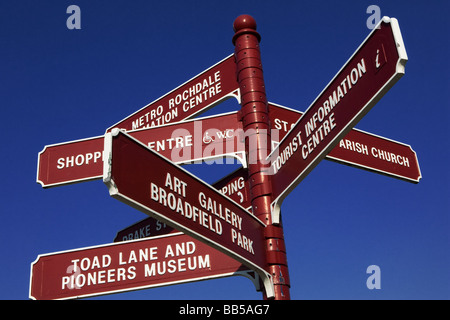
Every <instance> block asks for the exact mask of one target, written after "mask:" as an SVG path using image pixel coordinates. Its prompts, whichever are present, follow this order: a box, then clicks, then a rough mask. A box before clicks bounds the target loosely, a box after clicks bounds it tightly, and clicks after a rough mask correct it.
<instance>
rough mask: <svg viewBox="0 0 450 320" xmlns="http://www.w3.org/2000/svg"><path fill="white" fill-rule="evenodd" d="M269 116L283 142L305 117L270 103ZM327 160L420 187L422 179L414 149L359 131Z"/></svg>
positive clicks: (333, 150)
mask: <svg viewBox="0 0 450 320" xmlns="http://www.w3.org/2000/svg"><path fill="white" fill-rule="evenodd" d="M269 112H270V117H271V119H272V126H273V128H274V129H277V130H279V138H280V140H281V139H283V138H284V136H285V135H286V134H287V132H288V131H290V129H291V128H292V127H293V126H294V125H295V123H296V122H297V121H298V120H299V119H300V117H301V116H302V114H303V113H302V112H299V111H297V110H293V109H289V108H286V107H283V106H280V105H276V104H273V103H269ZM325 159H327V160H332V161H335V162H338V163H341V164H346V165H350V166H353V167H356V168H360V169H365V170H369V171H373V172H376V173H380V174H385V175H387V176H390V177H394V178H398V179H401V180H404V181H408V182H412V183H418V182H419V180H420V178H421V177H422V175H421V173H420V167H419V161H418V160H417V155H416V152H415V151H414V150H413V149H412V148H411V146H409V145H406V144H404V143H401V142H397V141H394V140H391V139H388V138H384V137H380V136H377V135H374V134H371V133H368V132H365V131H362V130H358V129H352V130H350V132H349V133H347V135H345V136H344V138H343V139H341V141H339V144H338V145H337V146H336V147H334V148H333V149H332V150H331V151H330V153H328V154H327V155H326V157H325Z"/></svg>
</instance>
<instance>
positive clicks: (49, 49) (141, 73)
mask: <svg viewBox="0 0 450 320" xmlns="http://www.w3.org/2000/svg"><path fill="white" fill-rule="evenodd" d="M71 4H76V5H78V6H79V7H80V8H81V30H69V29H68V28H67V27H66V20H67V18H68V17H69V15H68V14H67V13H66V9H67V7H68V6H69V5H71ZM372 4H375V5H378V6H379V8H380V9H381V15H382V16H383V15H386V16H390V17H395V18H397V19H398V21H399V24H400V29H401V31H402V35H403V40H404V43H405V46H406V51H407V54H408V58H409V61H408V63H407V64H406V73H405V75H404V76H403V78H401V79H400V80H399V81H398V83H397V84H396V85H395V86H394V87H393V88H392V89H391V90H390V91H389V92H388V93H387V94H386V95H385V96H384V97H383V98H382V99H381V101H380V102H379V103H378V104H377V105H376V106H375V107H374V108H373V109H372V110H371V111H370V112H369V113H368V114H367V115H366V116H365V117H364V118H363V119H362V120H361V121H360V122H359V123H358V124H357V125H356V128H358V129H361V130H365V131H368V132H371V133H374V134H377V135H381V136H384V137H387V138H390V139H393V140H396V141H400V142H403V143H405V144H409V145H411V146H412V148H413V149H414V150H415V151H416V153H417V155H418V159H419V164H420V168H421V172H422V176H423V178H422V180H421V181H420V183H419V184H411V183H408V182H404V181H400V180H396V179H393V178H389V177H386V176H382V175H379V174H375V173H372V172H368V171H363V170H360V169H356V168H352V167H348V166H343V165H341V164H338V163H334V162H330V161H322V162H321V163H320V164H319V165H318V166H317V167H316V168H315V169H314V170H313V171H312V172H311V173H310V174H309V176H308V177H307V178H306V179H305V180H303V181H302V182H301V183H300V184H299V185H298V186H297V188H296V189H295V190H294V191H292V192H291V193H290V194H289V195H288V197H287V198H286V199H285V200H284V202H283V205H282V213H283V223H284V232H285V242H286V246H287V256H288V263H289V271H290V279H291V298H292V299H449V298H450V221H449V214H450V203H449V199H450V197H449V192H450V188H449V178H450V177H449V172H450V170H449V169H448V163H449V161H450V152H449V147H450V146H449V134H448V132H447V128H448V125H449V121H450V116H449V106H450V99H449V97H448V90H449V88H450V81H449V76H448V74H449V71H450V68H449V67H450V66H449V62H448V56H449V41H448V36H447V35H448V33H449V31H450V24H449V22H448V17H447V16H446V14H447V12H449V9H450V4H449V2H448V1H437V0H432V1H426V2H424V1H339V2H337V1H320V2H319V1H267V0H264V1H234V0H231V1H171V0H167V1H82V0H76V1H48V0H46V1H39V2H37V1H22V0H18V1H4V0H2V1H1V2H0V17H1V18H0V48H1V51H0V65H1V73H0V106H1V110H2V120H3V121H2V122H3V124H2V129H3V130H2V132H3V147H2V153H1V154H2V156H1V157H0V163H1V167H2V168H3V173H2V175H1V176H2V184H1V187H0V195H1V202H0V203H1V204H0V208H1V209H0V212H1V216H2V224H1V232H0V243H1V245H0V250H1V251H0V254H1V257H2V259H1V261H2V263H1V264H0V298H1V299H28V290H29V277H30V264H31V263H32V262H33V261H34V260H35V259H36V257H37V256H38V255H39V254H44V253H50V252H57V251H63V250H70V249H76V248H81V247H87V246H94V245H100V244H105V243H109V242H112V240H113V238H114V236H115V235H116V232H117V231H118V230H120V229H123V228H125V227H127V226H129V225H131V224H133V223H135V222H137V221H139V220H142V219H143V218H145V215H144V214H143V213H141V212H138V211H136V210H134V209H132V208H130V207H127V206H126V205H124V204H122V203H120V202H118V201H116V200H114V199H112V198H110V196H109V194H108V190H107V188H106V187H105V185H104V184H103V183H102V182H101V181H99V180H97V181H91V182H84V183H79V184H74V185H69V186H60V187H55V188H51V189H43V188H42V187H41V186H40V185H39V184H37V183H36V181H35V180H36V167H37V156H38V153H39V152H40V151H41V150H42V149H43V148H44V146H45V145H50V144H55V143H60V142H66V141H71V140H76V139H82V138H88V137H93V136H99V135H102V134H103V133H104V132H105V129H106V128H108V127H110V126H111V125H113V124H115V123H116V122H118V121H119V120H121V119H123V118H125V117H126V116H128V115H129V114H131V113H133V112H135V111H137V110H138V109H140V108H142V107H143V106H145V105H146V104H148V103H149V102H151V101H153V100H155V99H156V98H158V97H160V96H162V95H163V94H165V93H167V92H169V91H170V90H172V89H173V88H175V87H177V86H179V85H180V84H182V83H184V82H185V81H186V80H188V79H190V78H192V77H193V76H195V75H197V74H198V73H200V72H201V71H203V70H205V69H206V68H208V67H210V66H211V65H213V64H215V63H216V62H218V61H220V60H221V59H223V58H225V57H226V56H228V55H229V54H231V53H233V52H234V47H233V45H232V42H231V38H232V36H233V34H234V32H233V29H232V24H233V21H234V19H235V18H236V17H237V16H239V15H240V14H243V13H246V14H251V15H252V16H253V17H254V18H255V19H256V22H257V24H258V32H259V33H260V34H261V36H262V41H261V54H262V61H263V68H264V77H265V84H266V92H267V96H268V99H269V101H271V102H274V103H278V104H281V105H284V106H287V107H290V108H293V109H297V110H300V111H305V110H306V109H307V107H308V106H309V105H310V104H311V102H312V101H314V99H315V98H316V97H317V95H318V94H319V93H320V92H321V91H322V89H323V88H324V86H326V85H327V84H328V82H329V81H330V80H331V79H332V78H333V77H334V75H335V74H336V73H337V72H338V71H339V69H340V68H341V67H342V65H343V64H344V63H345V62H346V61H347V59H348V58H349V57H350V56H351V55H352V54H353V52H354V51H355V50H356V48H357V47H358V46H359V45H360V43H361V42H362V41H363V40H364V39H365V38H366V36H367V35H368V34H369V32H370V30H369V29H368V28H367V26H366V21H367V19H368V18H369V14H367V13H366V9H367V7H368V6H369V5H372ZM239 107H240V106H239V105H238V104H237V103H236V101H235V100H234V99H230V100H228V101H227V102H225V103H223V104H221V105H219V106H216V107H215V108H213V109H211V110H210V111H208V112H207V113H206V115H213V114H219V113H223V112H228V111H233V110H238V109H239ZM186 168H187V169H188V170H189V171H191V172H193V173H194V174H195V175H198V176H199V177H201V178H202V179H203V180H205V181H207V182H209V183H213V182H215V181H216V180H218V179H220V178H222V177H223V176H225V175H226V174H227V173H229V172H232V171H233V170H234V169H236V168H237V166H236V165H228V166H225V165H220V166H219V165H211V166H207V165H191V166H187V167H186ZM370 265H377V266H379V267H380V270H381V289H379V290H369V289H368V288H367V286H366V280H367V278H368V276H369V275H368V274H367V273H366V269H367V267H368V266H370ZM102 298H106V299H150V300H152V299H260V298H261V293H259V292H256V291H255V288H254V286H253V284H252V283H251V282H250V281H249V280H247V279H245V278H243V277H231V278H225V279H218V280H208V281H203V282H198V283H192V284H183V285H177V286H168V287H163V288H155V289H149V290H143V291H135V292H129V293H124V294H115V295H109V296H105V297H102Z"/></svg>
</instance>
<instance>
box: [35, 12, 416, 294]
mask: <svg viewBox="0 0 450 320" xmlns="http://www.w3.org/2000/svg"><path fill="white" fill-rule="evenodd" d="M233 28H234V31H235V35H234V37H233V44H234V45H235V55H230V56H228V57H226V58H225V59H223V60H222V61H220V62H219V63H217V64H215V65H214V66H212V67H210V68H209V69H207V70H205V71H203V72H202V73H200V74H198V75H197V76H196V77H194V78H192V79H191V80H189V81H187V82H185V83H184V84H182V85H181V86H179V87H177V88H176V89H174V90H172V91H171V92H169V93H167V94H166V95H164V96H162V97H160V98H159V99H157V100H155V101H153V102H152V103H150V104H148V105H147V106H145V107H143V108H142V109H140V110H138V111H137V112H135V113H133V114H132V115H130V116H128V117H126V118H125V119H123V120H122V121H119V122H118V123H116V124H115V125H113V126H111V127H110V128H108V129H107V130H106V133H105V135H104V136H99V137H93V138H88V139H82V140H76V141H70V142H66V143H61V144H55V145H49V146H45V148H44V150H42V151H41V152H40V153H39V156H38V170H37V179H36V180H37V182H38V183H40V184H41V185H42V187H44V188H47V187H53V186H58V185H64V184H70V183H76V182H81V181H87V180H94V179H103V182H104V183H105V185H106V186H107V187H108V190H109V194H110V195H111V196H112V197H113V198H115V199H118V200H119V201H121V202H123V203H125V204H127V205H130V206H132V207H134V208H136V209H138V210H140V211H142V212H144V213H146V214H147V215H148V216H149V217H148V218H147V219H143V220H141V221H139V222H137V223H135V224H133V225H131V226H129V227H127V228H125V229H123V230H121V231H119V232H118V233H117V235H116V238H115V239H114V241H115V243H114V244H108V245H102V246H95V247H89V248H83V249H76V250H70V251H64V252H57V253H51V254H44V255H39V256H38V258H37V259H36V261H34V262H33V263H32V264H31V277H30V293H29V296H30V298H31V299H70V298H78V297H89V296H95V295H102V294H109V293H115V292H124V291H129V290H139V289H144V288H151V287H157V286H163V285H171V284H177V283H184V282H191V281H199V280H206V279H212V278H218V277H225V276H232V275H244V276H246V277H248V278H249V279H251V280H252V282H253V283H254V284H255V286H256V288H257V290H262V289H263V291H264V297H265V298H267V299H271V298H275V299H277V300H285V299H289V298H290V295H289V289H290V281H289V272H288V266H287V258H286V246H285V244H284V235H283V228H282V223H281V221H280V207H281V203H282V201H283V199H284V198H285V197H286V196H287V194H288V193H289V192H290V191H292V190H293V189H294V188H295V187H296V186H297V185H298V184H299V183H300V182H301V181H302V180H303V179H304V178H305V177H306V176H307V175H308V174H309V172H311V171H312V170H313V169H314V168H315V167H316V166H317V165H318V163H319V162H320V161H321V160H323V159H328V160H331V161H335V162H338V163H343V164H346V165H350V166H353V167H357V168H362V169H365V170H369V171H373V172H376V173H380V174H384V175H387V176H390V177H395V178H398V179H402V180H404V181H408V182H412V183H418V182H419V180H420V179H421V172H420V167H419V163H418V160H417V155H416V153H415V152H414V150H413V149H412V148H411V147H410V146H409V145H406V144H403V143H400V142H397V141H394V140H390V139H387V138H383V137H381V136H378V135H374V134H371V133H368V132H365V131H361V130H357V129H352V128H353V127H354V126H355V125H356V124H357V123H358V121H359V120H360V119H361V118H362V117H364V115H366V114H367V112H369V110H370V109H371V108H372V107H373V106H374V105H375V104H376V103H377V102H378V101H379V100H380V99H381V98H382V96H383V95H384V94H385V93H386V92H387V91H388V90H389V89H390V88H391V87H392V86H393V85H394V84H395V83H396V82H397V81H398V79H400V78H401V77H402V76H403V74H404V73H405V65H406V62H407V60H408V57H407V54H406V50H405V47H404V44H403V39H402V35H401V33H400V28H399V26H398V22H397V20H396V19H394V18H388V17H384V18H383V19H382V20H381V21H380V23H379V24H378V25H377V26H376V27H375V28H374V29H373V31H372V32H371V33H370V34H369V36H368V37H367V38H366V39H365V40H364V41H363V43H362V44H361V45H360V47H359V48H358V49H357V50H356V51H355V53H354V54H353V55H352V56H351V57H350V59H349V60H348V61H347V62H346V63H345V65H344V66H343V67H342V68H341V70H339V72H338V73H337V74H336V76H335V77H334V78H333V79H332V80H331V81H330V83H329V84H328V85H327V86H326V87H325V89H324V90H323V91H322V92H321V93H320V94H319V95H318V97H317V98H316V99H315V100H314V101H313V103H312V104H311V105H310V106H309V108H308V109H307V110H306V112H305V113H303V114H302V113H301V112H299V111H296V110H293V109H289V108H286V107H283V106H280V105H277V104H274V103H268V102H267V99H266V97H265V85H264V79H263V76H262V63H261V60H260V52H259V50H260V48H259V41H260V35H259V33H258V32H257V31H256V22H255V21H254V19H253V18H252V17H251V16H248V15H241V16H239V17H238V18H237V19H236V20H235V22H234V24H233ZM238 80H239V81H238ZM241 93H242V106H241V110H240V111H236V112H230V113H226V114H221V115H216V116H210V117H205V118H201V119H195V120H187V119H191V118H194V117H195V116H197V115H199V114H200V113H202V112H204V111H206V110H207V109H209V108H211V107H212V106H214V105H216V104H218V103H220V102H221V101H223V100H225V99H228V98H230V97H235V98H236V99H237V100H238V102H239V103H241V101H240V100H241V96H240V95H241ZM267 104H268V105H267ZM266 107H268V111H267V108H266ZM244 124H245V126H244ZM244 128H245V129H246V130H247V131H248V132H244ZM265 129H271V130H272V131H271V135H270V136H271V138H272V140H273V141H272V153H271V154H270V155H269V156H268V157H267V158H266V157H265V155H264V156H262V152H265V151H266V150H267V149H269V148H270V147H268V145H270V144H269V142H270V141H266V140H264V138H265V137H264V132H263V131H264V130H265ZM250 131H251V132H250ZM253 138H255V141H256V142H257V144H252V139H253ZM255 141H253V142H255ZM255 155H256V157H255V158H256V160H257V161H256V163H253V162H252V161H253V160H255V159H253V158H254V156H255ZM229 157H233V158H237V159H238V161H240V162H241V163H242V165H243V167H241V168H240V169H238V170H236V171H234V172H233V173H231V174H229V175H228V176H226V177H224V178H222V179H220V180H219V181H217V182H216V183H214V184H212V185H209V184H207V183H206V182H204V181H202V180H200V179H199V178H197V177H196V176H194V175H192V174H191V173H189V172H188V171H186V170H184V169H183V168H181V167H180V166H179V165H178V164H186V163H192V162H197V161H210V160H211V161H212V160H216V161H215V162H216V163H223V161H221V160H222V159H224V158H229ZM217 159H220V160H219V161H217ZM247 161H248V162H249V163H247ZM264 161H265V163H264ZM233 163H234V161H233ZM247 166H248V167H249V169H247V168H246V167H247ZM264 174H266V175H268V176H269V179H267V178H268V177H267V176H264ZM269 211H271V214H272V219H270V216H268V214H269ZM253 213H254V214H255V215H257V216H258V217H259V218H260V219H261V220H260V219H258V218H257V217H256V216H255V215H254V214H253ZM262 220H264V221H265V222H263V221H262ZM260 284H262V285H263V286H264V287H263V288H260Z"/></svg>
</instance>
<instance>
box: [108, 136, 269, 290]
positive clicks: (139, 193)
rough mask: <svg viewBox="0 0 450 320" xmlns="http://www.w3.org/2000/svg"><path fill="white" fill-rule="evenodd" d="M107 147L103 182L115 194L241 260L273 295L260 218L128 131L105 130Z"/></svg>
mask: <svg viewBox="0 0 450 320" xmlns="http://www.w3.org/2000/svg"><path fill="white" fill-rule="evenodd" d="M104 152H105V157H106V159H107V161H105V162H104V164H105V166H104V170H103V181H104V182H105V184H106V185H107V186H108V188H109V193H110V195H111V196H112V197H114V198H116V199H118V200H120V201H122V202H124V203H126V204H128V205H130V206H132V207H134V208H136V209H138V210H140V211H142V212H144V213H146V214H148V215H150V216H152V217H154V218H156V219H158V220H160V221H161V222H164V223H166V224H167V225H170V226H172V227H174V228H176V229H177V230H180V231H182V232H184V233H186V234H188V235H190V236H192V237H194V238H196V239H198V240H200V241H204V242H206V243H208V244H210V245H211V246H213V247H214V248H216V249H218V250H219V251H222V252H224V253H225V254H228V255H229V256H231V257H233V258H234V259H236V260H238V261H239V262H241V263H243V264H244V265H246V266H247V267H248V268H250V269H251V270H254V271H256V272H257V273H258V274H259V276H260V277H261V279H262V282H263V284H264V287H265V290H266V292H267V293H268V295H269V296H270V295H272V296H273V289H272V283H271V281H270V275H269V274H267V272H266V271H265V269H264V268H265V265H266V260H265V248H264V242H263V239H262V229H263V228H264V224H263V223H262V222H261V221H259V220H258V219H257V218H255V217H254V216H253V215H251V214H249V212H248V211H246V210H245V209H244V208H243V207H241V206H239V205H238V204H237V203H236V202H234V201H232V200H231V199H229V198H227V197H226V196H224V195H222V194H221V193H220V192H218V191H217V190H215V189H214V188H212V187H211V186H210V185H208V184H207V183H205V182H203V181H201V180H200V179H198V178H196V177H195V176H193V175H191V174H190V173H189V172H187V171H185V170H184V169H182V168H181V167H179V166H177V165H175V164H174V163H172V162H171V161H169V160H168V159H166V158H164V157H162V156H160V155H159V154H158V153H156V152H154V151H152V150H151V149H149V148H148V147H147V146H145V145H143V144H142V143H141V142H139V141H137V140H135V139H134V138H132V137H131V136H129V135H128V134H126V133H124V132H121V131H119V130H113V131H112V133H107V134H106V136H105V151H104ZM156 168H157V169H156Z"/></svg>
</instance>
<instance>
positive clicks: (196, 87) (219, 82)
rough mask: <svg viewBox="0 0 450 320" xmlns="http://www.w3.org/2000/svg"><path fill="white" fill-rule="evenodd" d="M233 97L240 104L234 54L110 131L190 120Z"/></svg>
mask: <svg viewBox="0 0 450 320" xmlns="http://www.w3.org/2000/svg"><path fill="white" fill-rule="evenodd" d="M230 97H235V98H236V99H237V100H238V101H240V95H239V84H238V82H237V79H236V63H235V61H234V55H233V54H231V55H229V56H228V57H227V58H225V59H223V60H222V61H220V62H218V63H217V64H215V65H214V66H212V67H210V68H209V69H207V70H205V71H203V72H202V73H200V74H198V75H197V76H195V77H194V78H192V79H190V80H188V81H187V82H185V83H184V84H182V85H181V86H179V87H177V88H175V89H174V90H172V91H171V92H169V93H167V94H165V95H164V96H162V97H161V98H159V99H157V100H155V101H153V102H152V103H150V104H148V105H147V106H145V107H143V108H142V109H140V110H138V111H137V112H135V113H133V114H132V115H130V116H128V117H126V118H125V119H123V120H122V121H119V122H118V123H116V124H115V125H113V126H112V127H110V128H109V129H108V130H107V132H108V131H110V130H111V129H113V128H120V129H125V130H137V129H142V128H149V127H154V126H160V125H164V124H168V123H172V122H177V121H181V120H185V119H189V118H192V117H194V116H196V115H198V114H200V113H202V112H204V111H206V110H208V109H209V108H211V107H213V106H214V105H216V104H218V103H220V102H221V101H223V100H225V99H228V98H230Z"/></svg>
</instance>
